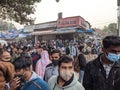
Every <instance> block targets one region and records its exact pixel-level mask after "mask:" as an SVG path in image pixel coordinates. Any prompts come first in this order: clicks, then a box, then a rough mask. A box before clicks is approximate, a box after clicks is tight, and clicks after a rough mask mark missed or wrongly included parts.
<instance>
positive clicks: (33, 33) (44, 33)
mask: <svg viewBox="0 0 120 90" xmlns="http://www.w3.org/2000/svg"><path fill="white" fill-rule="evenodd" d="M52 32H53V30H49V31H35V32H32V34H31V35H47V34H51V33H52Z"/></svg>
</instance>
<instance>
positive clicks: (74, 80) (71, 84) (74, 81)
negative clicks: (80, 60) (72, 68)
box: [55, 74, 78, 88]
mask: <svg viewBox="0 0 120 90" xmlns="http://www.w3.org/2000/svg"><path fill="white" fill-rule="evenodd" d="M57 77H58V76H56V77H55V79H56V80H55V81H56V85H57ZM77 81H78V80H77V78H76V77H75V74H74V76H73V81H72V82H71V83H70V84H69V85H67V86H63V87H62V88H70V87H73V86H74V85H75V84H76V83H77ZM57 87H60V86H58V85H57Z"/></svg>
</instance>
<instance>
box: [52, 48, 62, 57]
mask: <svg viewBox="0 0 120 90" xmlns="http://www.w3.org/2000/svg"><path fill="white" fill-rule="evenodd" d="M54 53H59V56H61V52H60V50H59V49H53V50H52V51H51V53H50V55H52V54H54Z"/></svg>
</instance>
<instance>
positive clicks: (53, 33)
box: [25, 16, 93, 42]
mask: <svg viewBox="0 0 120 90" xmlns="http://www.w3.org/2000/svg"><path fill="white" fill-rule="evenodd" d="M58 17H59V16H58ZM25 32H31V35H32V37H34V39H35V42H37V41H40V40H55V39H62V40H77V39H79V38H80V37H82V36H83V35H85V34H88V33H89V34H92V33H93V30H92V29H91V25H90V23H89V22H88V21H86V20H85V19H84V18H82V17H81V16H73V17H66V18H62V17H59V18H58V19H57V20H56V21H50V22H45V23H40V24H35V25H29V26H25Z"/></svg>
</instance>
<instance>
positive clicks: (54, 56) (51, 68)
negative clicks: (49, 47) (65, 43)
mask: <svg viewBox="0 0 120 90" xmlns="http://www.w3.org/2000/svg"><path fill="white" fill-rule="evenodd" d="M60 56H61V52H60V50H58V49H54V50H53V51H52V52H51V54H50V58H51V61H52V63H50V64H48V65H47V66H46V69H45V76H44V80H45V81H47V82H48V80H49V79H50V77H51V76H53V75H58V61H59V59H60Z"/></svg>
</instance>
